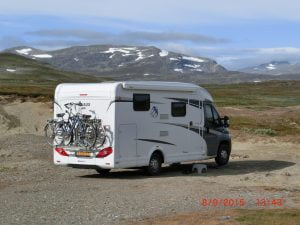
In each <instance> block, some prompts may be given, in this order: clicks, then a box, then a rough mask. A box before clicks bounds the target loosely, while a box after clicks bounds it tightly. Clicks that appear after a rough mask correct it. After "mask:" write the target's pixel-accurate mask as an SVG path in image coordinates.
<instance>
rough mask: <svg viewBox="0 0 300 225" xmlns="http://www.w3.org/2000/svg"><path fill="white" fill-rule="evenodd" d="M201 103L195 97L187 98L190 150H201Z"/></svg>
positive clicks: (195, 151) (196, 151)
mask: <svg viewBox="0 0 300 225" xmlns="http://www.w3.org/2000/svg"><path fill="white" fill-rule="evenodd" d="M202 112H203V111H202V105H201V101H200V100H199V99H197V98H195V97H193V98H191V99H189V105H188V112H187V114H188V118H189V127H188V128H189V145H190V146H191V152H193V153H200V152H203V141H202V139H201V138H200V137H201V129H200V128H201V124H202V117H203V115H202Z"/></svg>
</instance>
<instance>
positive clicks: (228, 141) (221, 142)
mask: <svg viewBox="0 0 300 225" xmlns="http://www.w3.org/2000/svg"><path fill="white" fill-rule="evenodd" d="M222 144H226V145H228V147H229V153H231V140H230V139H229V140H222V141H220V143H219V148H220V146H221V145H222Z"/></svg>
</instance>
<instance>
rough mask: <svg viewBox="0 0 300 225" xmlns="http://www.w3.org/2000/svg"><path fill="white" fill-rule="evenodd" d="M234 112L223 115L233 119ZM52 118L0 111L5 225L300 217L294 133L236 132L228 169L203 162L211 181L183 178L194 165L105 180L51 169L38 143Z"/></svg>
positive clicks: (35, 109)
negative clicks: (260, 215) (254, 215)
mask: <svg viewBox="0 0 300 225" xmlns="http://www.w3.org/2000/svg"><path fill="white" fill-rule="evenodd" d="M237 110H239V109H229V108H222V109H221V111H222V112H224V113H227V114H229V115H233V118H234V115H235V113H234V112H235V111H237ZM293 110H296V111H297V110H298V108H297V107H296V108H289V109H288V111H293ZM249 112H251V113H252V114H251V115H254V114H257V115H258V118H260V114H259V113H255V112H252V111H251V110H250V111H249V110H248V109H244V111H238V113H236V114H237V115H241V116H245V118H246V115H247V114H248V113H249ZM274 112H276V110H275V111H273V113H274ZM279 114H280V113H279ZM296 114H297V113H296ZM276 115H277V114H276V113H275V114H274V115H273V116H276ZM293 115H294V114H293ZM293 115H292V116H293ZM50 116H51V104H50V103H40V102H37V103H33V102H19V101H14V102H7V103H4V104H2V106H1V108H0V128H1V130H2V131H1V132H2V133H0V202H1V204H0V218H1V220H0V224H120V223H121V224H203V223H204V222H205V224H248V223H244V222H243V218H244V217H243V216H245V215H246V216H247V215H248V213H249V212H248V211H251V210H257V209H259V212H265V210H267V209H270V208H271V209H277V211H272V212H276V213H275V214H276V215H281V214H280V213H283V212H286V213H287V214H285V216H286V215H288V216H287V217H288V218H290V219H293V218H298V217H293V216H289V215H290V214H289V213H292V215H294V214H296V215H299V209H300V146H299V142H298V141H297V139H299V135H298V134H297V133H293V132H294V130H293V132H292V133H289V134H287V136H284V135H283V136H280V135H279V136H268V135H262V136H258V135H257V134H256V133H251V132H250V133H248V130H246V131H247V132H244V131H239V130H233V150H232V155H231V159H230V163H229V164H228V165H227V166H224V167H216V165H215V163H214V161H213V160H208V161H205V162H203V163H206V164H207V165H208V171H207V173H206V174H202V175H197V174H195V173H186V171H187V170H188V169H189V168H190V167H191V165H192V164H191V163H190V164H182V165H178V166H172V167H164V168H163V172H162V174H161V176H158V177H148V176H146V175H145V173H144V171H143V170H113V171H112V172H111V173H110V174H109V176H108V177H105V178H104V177H101V176H99V175H98V174H97V172H96V171H94V170H79V169H72V168H65V167H58V166H54V165H53V163H52V150H51V148H50V147H49V146H48V145H47V144H46V143H45V140H44V138H43V137H42V136H41V134H42V128H43V122H44V121H45V120H46V119H47V118H49V117H50ZM262 117H266V116H262ZM33 118H34V119H33ZM13 121H15V122H16V121H17V122H16V123H13ZM296 125H297V124H296ZM296 125H295V126H296ZM245 126H246V125H245ZM233 128H234V127H233ZM274 129H276V127H274ZM286 137H289V138H286ZM239 209H244V210H247V211H246V212H245V211H239ZM290 209H291V210H290ZM285 210H287V211H285ZM255 212H256V211H255ZM248 216H249V215H248ZM250 217H251V215H250ZM236 218H237V219H236ZM239 218H242V219H239ZM263 218H267V217H266V216H265V217H263ZM276 218H277V217H276ZM282 218H284V217H283V216H282ZM170 221H171V222H170ZM266 221H267V220H266ZM249 224H251V223H249ZM252 224H253V223H252ZM257 224H262V223H260V222H259V223H257ZM269 224H277V223H271V222H270V223H269ZM281 224H284V223H281ZM289 224H293V221H292V220H290V222H289ZM295 224H296V223H295Z"/></svg>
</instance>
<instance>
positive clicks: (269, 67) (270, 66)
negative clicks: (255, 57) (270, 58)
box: [266, 63, 276, 70]
mask: <svg viewBox="0 0 300 225" xmlns="http://www.w3.org/2000/svg"><path fill="white" fill-rule="evenodd" d="M266 68H267V69H268V70H275V69H276V66H275V65H274V64H272V63H270V64H269V65H267V66H266Z"/></svg>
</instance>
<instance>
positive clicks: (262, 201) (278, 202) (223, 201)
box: [200, 197, 284, 208]
mask: <svg viewBox="0 0 300 225" xmlns="http://www.w3.org/2000/svg"><path fill="white" fill-rule="evenodd" d="M254 200H255V205H256V206H257V207H272V206H274V207H276V206H277V207H281V206H284V199H283V198H256V199H254ZM200 205H201V206H203V207H236V208H242V207H246V206H247V205H248V202H247V201H246V200H245V198H242V197H240V198H201V199H200Z"/></svg>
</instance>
